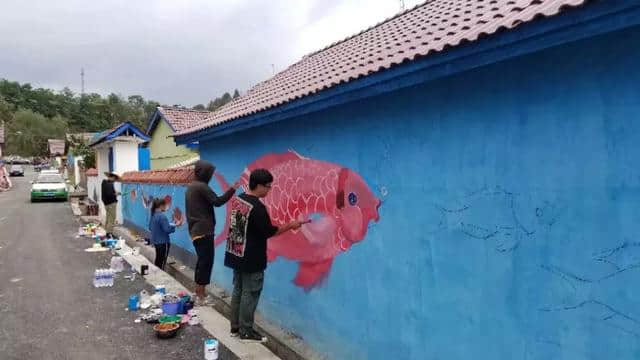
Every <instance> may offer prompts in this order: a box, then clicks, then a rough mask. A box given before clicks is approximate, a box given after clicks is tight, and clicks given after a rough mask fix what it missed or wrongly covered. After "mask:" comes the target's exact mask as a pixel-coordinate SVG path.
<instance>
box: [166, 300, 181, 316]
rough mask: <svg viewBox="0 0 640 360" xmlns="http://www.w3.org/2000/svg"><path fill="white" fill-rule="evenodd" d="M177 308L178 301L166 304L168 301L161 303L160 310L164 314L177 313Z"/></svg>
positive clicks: (178, 306)
mask: <svg viewBox="0 0 640 360" xmlns="http://www.w3.org/2000/svg"><path fill="white" fill-rule="evenodd" d="M179 308H180V301H178V302H177V303H175V304H168V303H164V304H162V312H163V313H164V314H165V315H177V314H178V309H179Z"/></svg>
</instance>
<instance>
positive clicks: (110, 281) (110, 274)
mask: <svg viewBox="0 0 640 360" xmlns="http://www.w3.org/2000/svg"><path fill="white" fill-rule="evenodd" d="M107 286H108V287H112V286H113V270H111V269H107Z"/></svg>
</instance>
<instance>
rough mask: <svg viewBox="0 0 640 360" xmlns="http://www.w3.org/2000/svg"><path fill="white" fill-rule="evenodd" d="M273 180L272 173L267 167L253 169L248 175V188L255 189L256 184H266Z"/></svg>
mask: <svg viewBox="0 0 640 360" xmlns="http://www.w3.org/2000/svg"><path fill="white" fill-rule="evenodd" d="M272 182H273V175H271V173H270V172H269V170H267V169H255V170H253V171H252V172H251V175H250V176H249V190H255V189H256V188H257V187H258V185H267V184H270V183H272Z"/></svg>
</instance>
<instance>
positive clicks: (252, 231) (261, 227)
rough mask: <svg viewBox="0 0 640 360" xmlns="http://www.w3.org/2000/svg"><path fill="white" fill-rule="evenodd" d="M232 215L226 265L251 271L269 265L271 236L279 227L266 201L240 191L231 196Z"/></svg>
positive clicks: (262, 269)
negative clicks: (266, 205)
mask: <svg viewBox="0 0 640 360" xmlns="http://www.w3.org/2000/svg"><path fill="white" fill-rule="evenodd" d="M227 206H231V218H230V219H228V220H227V221H229V223H230V226H229V236H228V238H227V245H226V253H225V257H224V265H225V266H227V267H230V268H232V269H234V270H237V271H240V272H245V273H251V272H259V271H264V269H266V268H267V239H268V238H270V237H272V236H273V235H275V234H276V232H277V231H278V228H277V227H276V226H273V224H271V218H270V217H269V213H268V212H267V208H266V207H265V206H264V204H263V203H262V202H261V201H260V200H259V199H258V198H257V197H255V196H253V195H248V194H240V195H239V196H238V197H236V198H233V199H231V201H230V202H229V203H227Z"/></svg>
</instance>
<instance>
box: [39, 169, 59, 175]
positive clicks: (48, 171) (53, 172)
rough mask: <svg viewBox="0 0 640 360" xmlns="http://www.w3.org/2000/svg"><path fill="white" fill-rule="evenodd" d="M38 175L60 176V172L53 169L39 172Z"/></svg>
mask: <svg viewBox="0 0 640 360" xmlns="http://www.w3.org/2000/svg"><path fill="white" fill-rule="evenodd" d="M40 174H60V172H59V171H58V170H55V169H49V170H42V171H40Z"/></svg>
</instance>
